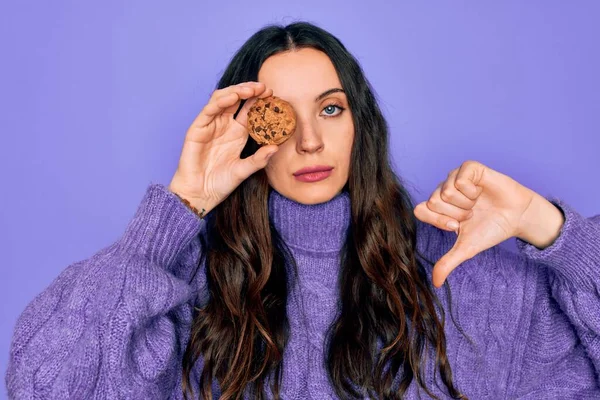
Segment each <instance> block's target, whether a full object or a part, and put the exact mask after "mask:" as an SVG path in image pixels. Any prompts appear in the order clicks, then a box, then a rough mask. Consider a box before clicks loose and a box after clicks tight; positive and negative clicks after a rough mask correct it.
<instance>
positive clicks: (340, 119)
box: [258, 48, 354, 204]
mask: <svg viewBox="0 0 600 400" xmlns="http://www.w3.org/2000/svg"><path fill="white" fill-rule="evenodd" d="M258 81H259V82H263V83H264V84H265V85H266V86H267V87H268V88H271V89H273V95H275V96H277V97H280V98H282V99H284V100H286V101H287V102H289V103H290V104H291V105H292V106H293V107H294V110H295V111H296V131H295V133H294V134H293V135H292V136H291V137H290V138H289V139H288V140H287V141H285V142H284V143H283V144H281V145H280V146H279V151H277V153H275V155H274V156H273V157H271V159H270V160H269V163H268V165H267V166H266V168H265V172H266V174H267V177H268V179H269V184H270V185H271V186H272V187H273V188H274V189H275V190H276V191H278V192H279V193H281V194H282V195H284V196H285V197H287V198H289V199H292V200H294V201H296V202H298V203H302V204H318V203H323V202H326V201H328V200H330V199H331V198H333V197H334V196H336V195H337V194H338V193H340V192H341V190H342V188H343V187H344V185H345V184H346V182H347V180H348V171H349V168H350V152H351V149H352V142H353V140H354V123H353V121H352V114H351V112H350V107H349V106H348V100H347V99H346V95H345V94H344V92H343V90H342V85H341V83H340V80H339V79H338V76H337V73H336V70H335V68H334V67H333V64H332V63H331V61H330V60H329V57H328V56H327V55H326V54H325V53H323V52H321V51H318V50H315V49H312V48H304V49H300V50H294V51H288V52H285V53H278V54H276V55H274V56H271V57H269V58H268V59H267V60H266V61H265V62H264V63H263V65H262V67H261V69H260V71H259V73H258ZM315 165H319V166H329V167H333V170H331V171H330V175H329V176H328V177H327V178H325V179H322V180H320V181H316V182H305V181H302V180H300V179H298V178H297V177H296V176H294V173H295V172H296V171H298V170H300V169H302V168H306V167H311V166H315Z"/></svg>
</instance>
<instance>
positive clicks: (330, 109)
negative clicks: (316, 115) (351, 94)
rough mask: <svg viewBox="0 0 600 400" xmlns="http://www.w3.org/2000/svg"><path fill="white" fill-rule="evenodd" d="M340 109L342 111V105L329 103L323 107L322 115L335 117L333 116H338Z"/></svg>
mask: <svg viewBox="0 0 600 400" xmlns="http://www.w3.org/2000/svg"><path fill="white" fill-rule="evenodd" d="M336 110H338V111H339V112H338V113H335V112H336ZM342 111H344V108H343V107H340V106H338V105H337V104H330V105H328V106H327V107H325V108H324V109H323V112H324V113H325V114H323V116H324V117H335V116H338V115H339V114H341V113H342Z"/></svg>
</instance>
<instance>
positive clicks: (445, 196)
mask: <svg viewBox="0 0 600 400" xmlns="http://www.w3.org/2000/svg"><path fill="white" fill-rule="evenodd" d="M452 197H453V192H452V190H451V189H443V190H442V191H441V192H440V198H441V199H442V200H444V201H445V202H448V201H450V200H451V199H452Z"/></svg>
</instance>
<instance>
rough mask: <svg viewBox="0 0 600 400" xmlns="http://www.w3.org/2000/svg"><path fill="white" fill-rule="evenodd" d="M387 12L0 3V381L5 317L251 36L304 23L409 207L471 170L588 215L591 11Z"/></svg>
mask: <svg viewBox="0 0 600 400" xmlns="http://www.w3.org/2000/svg"><path fill="white" fill-rule="evenodd" d="M390 3H398V2H389V1H387V0H386V1H385V2H384V1H379V2H376V1H360V2H358V1H357V2H356V4H352V6H351V5H350V3H348V2H336V1H319V2H317V1H301V2H296V3H287V2H282V1H262V0H261V1H260V2H256V1H254V2H235V3H227V4H226V3H223V2H199V1H180V2H176V3H170V5H169V6H167V5H166V3H165V2H153V3H151V2H148V1H143V2H142V1H130V2H123V1H113V2H107V1H103V2H100V3H95V4H89V3H88V2H85V4H84V2H81V3H80V2H75V1H73V2H65V1H63V2H59V1H53V2H42V1H38V2H31V1H22V2H17V1H13V2H2V3H1V4H0V42H1V53H0V54H1V57H2V62H1V63H0V68H2V71H1V74H0V80H1V81H0V106H1V108H0V110H1V111H0V132H1V134H2V145H1V146H0V163H1V165H0V167H1V168H0V171H1V173H2V196H0V201H1V202H2V204H1V207H0V227H1V228H2V231H1V235H2V236H1V238H0V239H1V240H0V246H1V248H0V250H1V254H2V262H1V263H0V264H1V268H2V270H1V274H0V307H1V314H0V373H1V374H2V378H4V373H5V371H6V363H7V358H8V349H9V342H10V337H11V334H12V330H13V327H14V323H15V321H16V318H17V316H18V315H19V314H20V313H21V312H22V311H23V309H24V308H25V306H26V304H27V303H28V302H30V301H31V300H32V299H33V297H34V296H35V295H36V294H38V293H39V292H41V291H42V290H43V289H44V288H45V287H47V286H48V285H49V284H50V282H51V281H52V280H53V279H54V278H55V277H56V276H57V275H58V274H59V273H60V272H61V271H62V270H63V269H64V268H65V267H66V266H67V265H69V264H71V263H73V262H75V261H77V260H81V259H84V258H87V257H90V256H91V255H92V254H94V253H95V252H96V251H98V250H99V249H100V248H102V247H104V246H106V245H108V244H110V243H111V242H113V241H114V240H116V239H117V238H118V237H119V236H120V235H121V234H122V232H123V230H124V228H125V226H126V224H127V223H128V221H129V219H130V218H131V217H132V216H133V214H134V212H135V210H136V208H137V205H138V203H139V201H140V200H141V198H142V196H143V193H144V191H145V189H146V187H147V185H148V184H149V183H150V182H151V181H155V182H162V183H164V184H168V183H169V181H170V179H171V177H172V175H173V172H174V171H175V168H176V166H177V161H178V159H179V151H180V149H181V144H182V140H183V137H184V134H185V131H186V129H187V127H188V126H189V124H190V123H191V121H192V120H193V118H194V117H195V116H196V114H197V113H198V112H199V111H200V110H201V108H202V107H203V105H204V103H205V102H206V100H207V99H208V96H209V95H210V92H211V91H212V89H213V87H214V86H215V83H216V81H217V79H218V78H219V76H220V73H221V72H222V71H223V69H224V68H225V66H226V64H227V62H228V60H229V59H230V57H231V56H232V54H233V52H234V51H235V50H236V49H237V48H238V47H239V46H241V45H242V43H243V42H244V41H245V40H246V39H247V38H248V37H249V36H250V35H251V34H252V33H253V32H255V31H256V30H257V29H259V28H260V27H262V26H263V25H265V24H267V23H271V22H278V23H280V22H282V23H290V22H293V21H295V20H297V19H307V20H310V21H312V22H315V23H317V24H319V25H321V26H322V27H324V28H325V29H328V30H330V31H331V32H332V33H334V34H335V35H337V36H338V37H339V38H340V39H341V40H342V42H343V43H344V44H345V45H346V46H347V47H348V48H349V50H350V51H351V52H353V53H354V54H355V55H356V56H357V57H358V59H359V61H360V62H361V64H362V66H363V68H364V69H365V72H366V74H367V76H368V78H369V79H370V80H371V82H372V84H373V86H374V88H375V90H376V92H377V94H378V97H379V99H380V101H381V105H382V108H383V110H384V113H385V115H386V117H387V118H388V121H389V124H390V127H391V134H392V137H391V145H392V153H393V157H394V162H395V165H396V166H397V172H398V173H399V174H400V175H401V176H403V177H404V178H405V179H407V180H408V181H409V183H410V184H411V185H413V186H414V188H415V190H412V189H411V191H412V192H413V194H414V196H415V199H416V200H417V201H419V202H420V201H424V200H426V199H427V198H428V197H429V194H430V193H431V192H432V191H433V190H434V189H435V187H436V186H437V184H438V183H439V182H441V181H442V180H444V179H445V178H446V175H447V173H448V172H449V171H450V170H451V169H453V168H456V167H458V166H459V165H460V164H461V163H462V162H463V161H465V160H468V159H474V160H478V161H480V162H482V163H484V164H486V165H488V166H490V167H492V168H494V169H496V170H499V171H501V172H503V173H505V174H507V175H509V176H511V177H513V178H514V179H516V180H517V181H519V182H521V183H522V184H524V185H526V186H528V187H530V188H531V189H533V190H535V191H537V192H538V193H540V194H543V195H544V196H548V195H556V196H560V197H561V198H563V199H564V200H566V201H567V202H568V203H570V204H571V205H573V206H574V207H575V208H576V209H577V210H578V211H579V212H580V213H581V214H582V215H585V216H590V215H592V214H595V213H598V212H600V206H599V204H600V202H599V199H600V190H599V188H598V182H599V178H598V172H599V171H600V157H599V154H600V144H599V141H600V140H599V139H598V137H599V130H600V78H599V75H598V71H600V55H599V51H598V50H599V48H598V38H600V27H599V25H598V23H597V22H598V16H599V15H600V3H598V2H596V1H591V0H590V1H581V2H577V3H568V2H558V1H532V2H528V3H527V4H525V3H524V2H516V1H515V2H494V3H493V4H492V3H489V4H483V2H472V3H470V4H467V3H466V2H458V1H452V2H449V1H446V2H436V3H435V4H436V5H435V6H433V5H423V3H419V5H416V2H415V3H413V2H401V4H393V5H392V4H390ZM502 246H508V248H510V249H513V250H514V240H511V241H507V242H505V243H503V244H502ZM2 380H4V379H2ZM2 386H4V382H3V384H2ZM0 392H1V393H0V397H2V396H5V393H4V390H1V391H0Z"/></svg>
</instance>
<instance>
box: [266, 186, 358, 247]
mask: <svg viewBox="0 0 600 400" xmlns="http://www.w3.org/2000/svg"><path fill="white" fill-rule="evenodd" d="M269 215H270V218H271V221H272V223H273V225H274V226H275V228H276V229H277V231H278V232H279V233H280V235H281V236H282V238H283V240H285V242H286V244H287V245H288V246H290V247H295V248H299V249H302V250H305V251H309V252H319V253H322V252H339V250H340V249H341V248H342V245H343V243H344V240H345V239H346V231H347V229H348V226H349V225H350V195H349V194H348V192H344V191H342V192H341V193H338V194H337V195H336V196H335V197H334V198H332V199H331V200H329V201H327V202H325V203H320V204H309V205H307V204H302V203H298V202H296V201H294V200H291V199H289V198H287V197H285V196H283V195H282V194H281V193H279V192H277V191H276V190H274V189H272V190H271V192H270V194H269Z"/></svg>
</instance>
